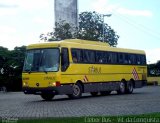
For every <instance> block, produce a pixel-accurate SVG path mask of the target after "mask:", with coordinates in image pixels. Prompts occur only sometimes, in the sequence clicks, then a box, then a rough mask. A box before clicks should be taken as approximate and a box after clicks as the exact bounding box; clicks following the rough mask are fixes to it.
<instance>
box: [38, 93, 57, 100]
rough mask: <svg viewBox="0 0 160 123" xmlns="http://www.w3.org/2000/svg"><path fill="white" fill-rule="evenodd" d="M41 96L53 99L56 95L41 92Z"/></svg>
mask: <svg viewBox="0 0 160 123" xmlns="http://www.w3.org/2000/svg"><path fill="white" fill-rule="evenodd" d="M41 97H42V98H43V99H44V100H47V101H51V100H52V99H53V97H54V95H53V94H41Z"/></svg>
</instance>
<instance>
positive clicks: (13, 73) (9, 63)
mask: <svg viewBox="0 0 160 123" xmlns="http://www.w3.org/2000/svg"><path fill="white" fill-rule="evenodd" d="M25 50H26V47H25V46H22V47H15V48H14V50H11V51H10V50H8V49H7V48H3V47H0V63H1V64H0V70H1V72H0V86H7V88H10V89H9V90H20V89H21V83H22V82H21V74H22V69H23V62H24V57H25ZM2 70H3V72H2Z"/></svg>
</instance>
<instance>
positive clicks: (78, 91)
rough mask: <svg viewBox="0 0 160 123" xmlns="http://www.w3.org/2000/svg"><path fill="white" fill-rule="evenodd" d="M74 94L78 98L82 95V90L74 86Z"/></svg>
mask: <svg viewBox="0 0 160 123" xmlns="http://www.w3.org/2000/svg"><path fill="white" fill-rule="evenodd" d="M73 94H74V95H75V96H78V95H79V94H80V88H79V87H78V86H77V85H74V86H73Z"/></svg>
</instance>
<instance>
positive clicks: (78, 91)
mask: <svg viewBox="0 0 160 123" xmlns="http://www.w3.org/2000/svg"><path fill="white" fill-rule="evenodd" d="M81 96H82V85H81V84H80V83H76V84H74V85H73V93H72V94H69V95H68V97H69V98H72V99H78V98H80V97H81Z"/></svg>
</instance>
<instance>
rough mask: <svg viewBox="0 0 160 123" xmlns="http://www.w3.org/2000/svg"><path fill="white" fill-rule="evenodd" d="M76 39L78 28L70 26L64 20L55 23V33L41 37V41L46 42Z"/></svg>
mask: <svg viewBox="0 0 160 123" xmlns="http://www.w3.org/2000/svg"><path fill="white" fill-rule="evenodd" d="M48 37H49V39H48ZM76 37H77V36H76V28H75V27H73V26H72V24H69V23H67V22H66V21H64V20H61V21H60V22H59V23H58V22H56V23H55V28H54V32H49V33H48V34H47V35H45V34H41V35H40V39H41V40H45V41H46V40H48V41H57V40H64V39H72V38H76Z"/></svg>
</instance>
